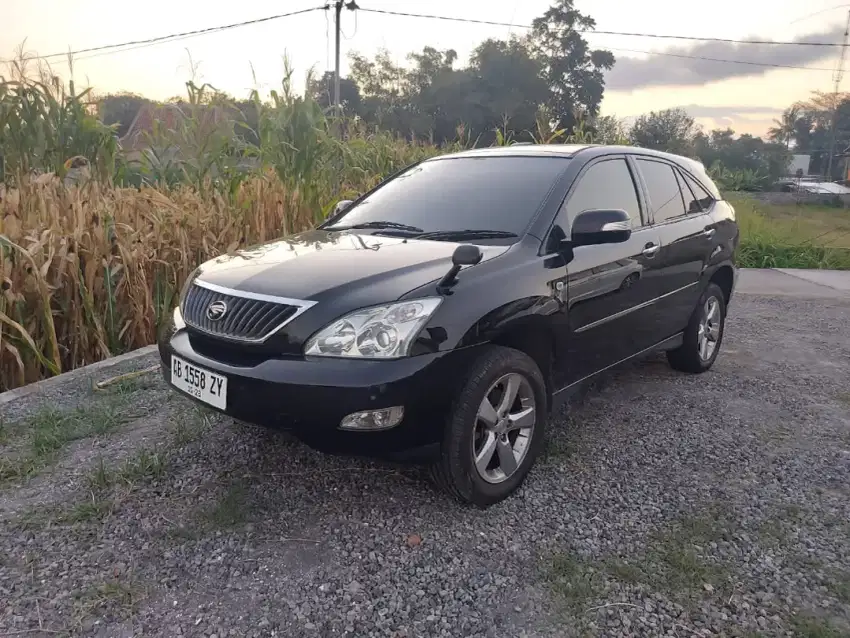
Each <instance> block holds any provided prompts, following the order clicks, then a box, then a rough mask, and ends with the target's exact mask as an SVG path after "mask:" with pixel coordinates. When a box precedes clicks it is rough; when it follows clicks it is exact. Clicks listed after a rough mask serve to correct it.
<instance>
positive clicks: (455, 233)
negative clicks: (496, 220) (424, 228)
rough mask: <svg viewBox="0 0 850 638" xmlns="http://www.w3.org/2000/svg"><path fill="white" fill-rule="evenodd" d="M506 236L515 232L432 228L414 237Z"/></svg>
mask: <svg viewBox="0 0 850 638" xmlns="http://www.w3.org/2000/svg"><path fill="white" fill-rule="evenodd" d="M507 237H517V234H516V233H511V232H508V231H505V230H486V229H481V230H475V229H472V228H467V229H464V230H434V231H431V232H428V233H422V234H421V235H416V239H436V240H440V239H447V240H450V241H451V240H453V239H503V238H507Z"/></svg>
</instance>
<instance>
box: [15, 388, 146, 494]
mask: <svg viewBox="0 0 850 638" xmlns="http://www.w3.org/2000/svg"><path fill="white" fill-rule="evenodd" d="M127 407H128V406H127V405H126V402H124V401H115V400H114V399H105V400H102V401H98V402H97V403H94V404H92V405H90V406H85V407H79V408H77V409H74V410H58V409H55V408H46V409H43V410H39V411H38V412H36V413H35V414H34V415H33V416H32V417H30V418H29V419H26V420H25V421H23V422H21V423H16V424H14V425H13V426H9V429H10V431H14V432H15V433H23V435H24V436H25V437H26V438H27V441H26V444H25V446H24V447H23V449H22V451H21V452H20V453H19V454H17V455H12V456H3V457H0V483H2V482H4V481H20V480H25V479H27V478H29V477H31V476H33V475H35V474H37V473H38V472H39V471H41V470H42V469H43V468H44V467H46V466H48V465H50V464H51V463H52V462H53V461H54V460H55V459H56V456H57V454H58V453H59V452H60V451H61V450H62V449H63V448H65V447H66V446H67V445H68V444H70V443H73V442H74V441H78V440H80V439H84V438H87V437H90V436H95V435H102V434H106V433H108V432H110V431H112V430H115V429H116V428H118V427H120V426H121V425H123V424H125V423H127V422H129V421H131V420H132V419H134V418H136V415H133V414H132V413H129V412H128V411H127Z"/></svg>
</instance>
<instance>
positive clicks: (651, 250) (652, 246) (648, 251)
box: [642, 244, 661, 257]
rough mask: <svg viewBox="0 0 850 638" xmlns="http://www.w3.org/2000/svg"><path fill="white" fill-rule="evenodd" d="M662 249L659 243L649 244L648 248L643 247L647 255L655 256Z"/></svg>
mask: <svg viewBox="0 0 850 638" xmlns="http://www.w3.org/2000/svg"><path fill="white" fill-rule="evenodd" d="M660 249H661V246H659V245H658V244H647V245H646V248H644V249H643V251H642V252H643V254H644V256H646V257H655V255H656V253H657V252H658V251H659V250H660Z"/></svg>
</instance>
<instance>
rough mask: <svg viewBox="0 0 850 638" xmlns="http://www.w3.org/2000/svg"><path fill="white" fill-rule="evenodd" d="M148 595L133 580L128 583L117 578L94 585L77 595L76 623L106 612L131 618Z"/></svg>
mask: <svg viewBox="0 0 850 638" xmlns="http://www.w3.org/2000/svg"><path fill="white" fill-rule="evenodd" d="M146 595H147V592H146V591H145V588H144V587H142V586H141V585H140V584H139V583H138V582H136V581H134V580H133V579H132V578H129V579H128V580H126V581H125V580H119V579H118V578H115V579H112V580H108V581H105V582H103V583H100V584H98V585H93V586H91V587H89V588H88V589H85V590H83V591H82V592H80V593H78V594H77V595H76V600H75V602H74V621H75V622H76V623H77V624H81V623H82V622H83V621H84V620H85V619H86V618H87V617H89V616H91V615H92V614H95V613H97V614H98V615H102V614H103V612H104V611H106V610H109V611H111V612H112V613H113V614H117V615H119V616H121V617H131V616H133V615H134V614H135V613H136V611H137V610H138V606H139V603H140V602H141V601H142V600H144V598H145V597H146Z"/></svg>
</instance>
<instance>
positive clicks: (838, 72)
mask: <svg viewBox="0 0 850 638" xmlns="http://www.w3.org/2000/svg"><path fill="white" fill-rule="evenodd" d="M848 37H850V11H847V25H846V26H845V27H844V42H843V43H842V44H841V53H840V55H839V56H838V65H837V66H836V67H835V73H834V74H833V75H832V79H833V81H834V82H835V87H834V89H833V96H834V100H835V104H834V105H833V109H832V126H831V129H832V130H831V131H830V133H831V135H830V139H829V158H828V159H827V161H826V180H827V181H830V180H831V179H832V156H833V155H835V138H836V135H837V134H838V132H837V131H836V130H835V129H836V125H837V120H838V107H839V106H841V105H840V104H839V102H838V91H839V89H840V88H841V79H842V78H843V77H844V59H845V57H846V55H847V39H848ZM845 177H846V175H845Z"/></svg>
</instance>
